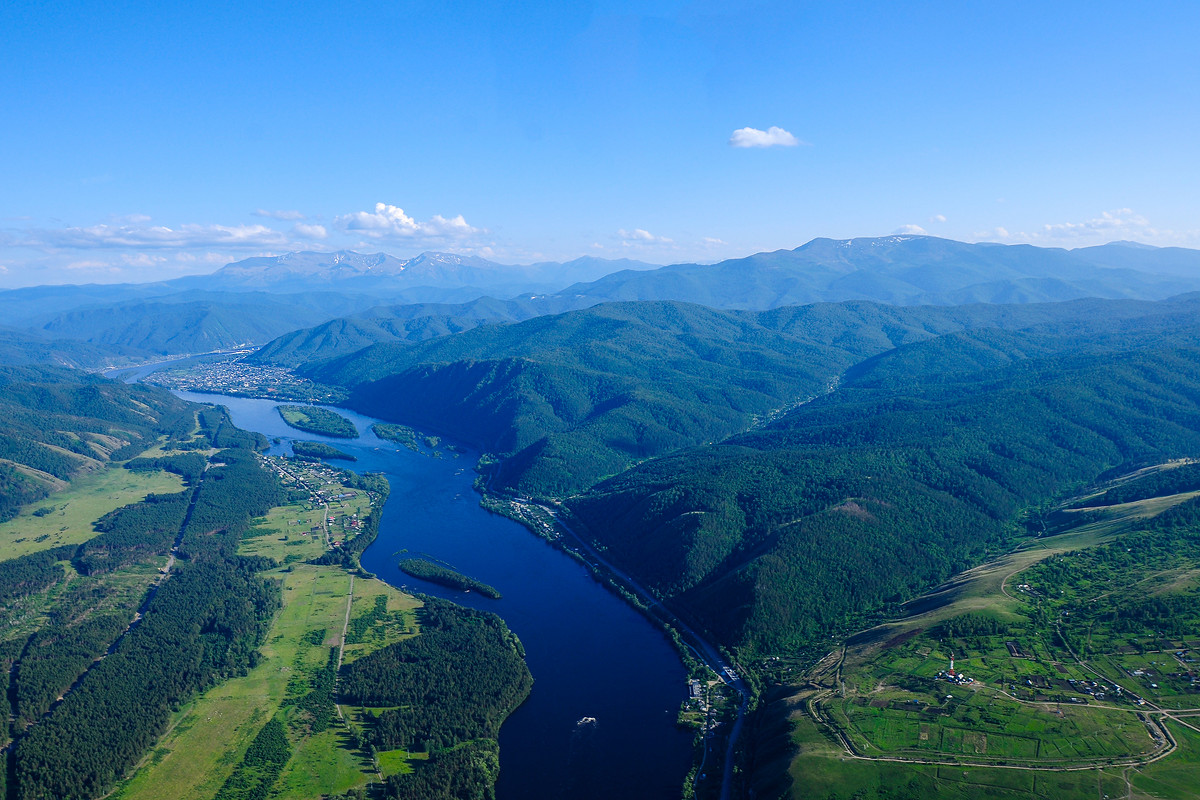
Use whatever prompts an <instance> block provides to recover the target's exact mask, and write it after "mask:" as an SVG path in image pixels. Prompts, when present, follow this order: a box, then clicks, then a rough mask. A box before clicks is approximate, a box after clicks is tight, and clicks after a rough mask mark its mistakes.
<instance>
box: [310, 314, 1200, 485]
mask: <svg viewBox="0 0 1200 800" xmlns="http://www.w3.org/2000/svg"><path fill="white" fill-rule="evenodd" d="M1198 308H1200V301H1198V300H1196V299H1190V298H1183V299H1180V300H1177V301H1171V302H1162V303H1149V302H1142V301H1098V300H1081V301H1075V302H1070V303H1059V304H1029V305H1016V306H997V305H984V304H978V305H971V306H958V307H941V306H920V307H895V306H884V305H878V304H874V303H864V302H852V303H838V304H831V303H819V304H814V305H810V306H793V307H787V308H779V309H774V310H772V311H766V312H748V311H718V310H714V309H710V308H704V307H701V306H693V305H689V304H685V303H668V302H662V303H612V304H605V305H601V306H597V307H594V308H590V309H586V310H581V311H573V312H568V313H565V314H560V315H556V316H546V317H538V318H535V319H530V320H527V321H525V322H521V323H519V324H511V325H488V326H484V327H478V328H475V329H472V330H469V331H465V332H463V333H459V334H456V335H452V336H444V337H441V338H437V339H433V340H430V341H427V342H423V343H417V344H407V345H406V344H396V343H391V344H378V345H374V346H371V347H367V348H365V349H363V350H361V351H358V352H356V353H354V354H351V355H348V356H343V357H339V358H336V359H332V360H330V361H327V362H322V363H315V364H312V365H309V366H307V367H303V368H302V369H301V371H302V372H303V373H304V374H306V375H307V376H309V377H312V378H314V379H315V380H317V381H319V382H322V383H333V384H339V385H343V386H347V387H350V388H351V389H352V391H353V394H352V396H351V399H350V401H349V405H351V406H352V407H354V408H356V409H357V410H360V411H362V412H364V413H368V414H371V415H374V416H378V417H382V418H384V419H390V420H396V421H401V422H405V423H408V424H415V425H418V426H423V427H429V428H433V429H436V430H440V431H444V432H447V433H450V434H452V435H454V436H457V437H459V438H462V439H465V440H468V441H471V442H473V443H474V444H476V445H478V446H480V447H482V448H483V449H485V450H488V451H490V452H492V453H494V454H497V455H499V456H501V457H503V458H504V459H505V460H504V461H503V462H502V464H501V465H500V467H499V471H498V473H497V474H496V475H495V476H494V480H496V481H498V483H496V484H495V485H496V486H506V487H509V488H512V489H516V490H518V491H521V492H524V493H529V494H533V495H541V496H563V495H566V494H569V493H571V492H574V491H578V490H580V489H583V488H585V487H587V486H589V485H591V484H593V483H595V482H596V481H598V480H600V479H602V478H604V477H606V476H609V475H614V474H617V473H619V472H620V471H621V470H623V469H625V468H627V467H628V466H630V465H631V464H633V463H635V462H637V461H641V460H644V459H646V458H650V457H654V456H658V455H663V454H666V453H669V452H671V451H673V450H677V449H679V448H683V447H689V446H692V445H696V444H701V443H704V442H713V441H719V440H721V439H723V438H725V437H727V436H730V435H733V434H735V433H739V432H741V431H743V430H745V429H747V428H748V427H749V426H750V425H752V424H754V423H755V422H757V421H761V420H762V419H763V418H764V417H765V416H767V415H769V414H770V413H772V412H774V411H776V410H777V409H780V408H783V407H786V406H789V405H791V404H794V403H796V402H798V401H801V400H804V399H806V398H809V397H812V396H815V395H818V394H820V393H822V392H824V391H825V390H826V389H827V388H828V386H829V385H830V382H831V380H833V379H835V378H836V377H837V376H838V375H839V374H840V373H842V372H843V371H844V370H846V369H848V368H850V367H852V366H853V365H855V364H857V363H859V362H861V361H863V360H864V359H866V358H869V357H871V356H875V355H878V354H880V353H884V352H887V351H890V350H892V349H893V348H895V347H898V346H902V345H905V344H911V343H915V342H921V341H924V340H928V339H931V338H933V337H936V336H939V335H942V334H946V333H952V332H959V331H965V330H975V329H982V328H993V327H994V328H1000V329H1010V330H1012V329H1024V328H1028V329H1032V330H1037V331H1040V332H1042V333H1044V334H1045V335H1047V336H1053V335H1059V334H1062V335H1066V334H1072V335H1073V334H1078V335H1079V337H1083V339H1081V341H1082V340H1086V341H1087V342H1089V343H1092V344H1095V343H1096V342H1098V341H1099V339H1098V338H1097V337H1099V336H1101V335H1105V336H1108V337H1110V338H1112V337H1115V338H1116V339H1118V340H1119V338H1120V337H1121V336H1123V335H1127V332H1128V330H1129V329H1130V328H1131V326H1132V327H1141V328H1144V329H1147V330H1153V331H1163V330H1176V329H1179V328H1180V327H1181V326H1183V325H1186V324H1187V322H1188V321H1189V320H1192V319H1195V318H1196V314H1197V311H1196V309H1198ZM1089 346H1092V345H1091V344H1089Z"/></svg>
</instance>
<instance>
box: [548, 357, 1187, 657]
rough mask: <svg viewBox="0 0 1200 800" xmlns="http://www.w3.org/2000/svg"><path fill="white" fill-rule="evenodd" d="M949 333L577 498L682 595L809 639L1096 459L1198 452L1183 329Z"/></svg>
mask: <svg viewBox="0 0 1200 800" xmlns="http://www.w3.org/2000/svg"><path fill="white" fill-rule="evenodd" d="M1167 338H1169V337H1167ZM946 339H950V340H953V342H954V344H952V345H948V344H947V343H946V341H945V340H943V339H938V340H934V341H932V342H929V343H924V344H916V345H912V346H911V347H908V348H901V350H900V351H896V352H895V353H893V354H889V355H888V356H883V357H881V358H880V359H878V360H877V361H876V362H875V364H874V365H872V366H869V367H867V368H864V369H863V370H862V371H861V374H860V375H859V376H858V377H851V378H850V379H849V380H848V381H847V382H846V384H844V385H843V386H842V387H841V388H839V389H838V390H837V391H836V392H834V393H832V394H830V395H828V396H826V397H823V398H821V399H819V400H817V401H815V402H813V403H811V404H809V405H806V406H804V407H802V408H800V409H797V410H796V411H795V412H793V413H792V414H790V415H788V416H787V417H786V418H784V419H781V420H779V421H778V422H776V423H775V424H772V425H769V426H766V427H764V428H762V429H759V430H756V431H753V432H751V433H747V434H745V435H742V436H738V437H735V438H733V439H731V440H729V441H728V442H726V443H723V444H721V445H717V446H713V447H707V448H701V449H698V450H689V451H685V452H682V453H679V454H676V455H673V456H670V457H667V458H663V459H658V460H655V461H651V462H648V463H646V464H643V465H641V466H640V467H637V468H634V469H632V470H629V471H628V472H626V473H624V474H622V475H620V476H618V477H616V478H614V479H611V480H609V481H607V482H605V483H602V484H600V485H598V486H596V487H594V488H593V489H592V490H590V491H589V492H587V493H586V494H584V495H583V496H581V497H577V498H573V499H572V500H571V501H569V503H568V505H569V507H570V509H571V511H572V512H573V513H574V514H575V516H576V517H577V519H578V520H580V522H582V523H583V524H584V525H585V526H586V528H587V529H588V530H589V531H590V532H591V533H592V534H593V535H594V536H595V537H596V538H597V540H598V541H600V542H602V543H603V544H604V545H605V546H606V547H607V548H608V554H609V555H610V556H611V557H613V558H614V559H616V560H617V561H618V563H620V564H622V565H624V566H626V567H627V568H628V569H629V570H630V571H632V572H634V573H635V574H637V575H639V576H640V577H642V578H643V579H644V580H645V581H646V582H647V583H648V584H650V585H651V586H653V587H654V588H655V589H656V590H658V591H659V592H660V593H661V594H662V595H663V596H664V597H666V598H669V599H670V600H671V601H673V604H674V605H676V606H677V607H678V608H679V609H680V610H681V611H683V612H684V613H685V614H686V615H688V616H690V617H691V618H692V619H693V620H695V621H696V622H698V623H699V624H702V625H705V626H707V627H709V628H710V629H711V630H713V631H714V632H715V633H716V634H717V635H718V636H719V637H720V638H721V639H722V640H723V641H725V642H726V643H728V644H731V645H740V646H744V647H748V648H750V649H751V650H755V651H763V652H770V651H773V650H779V649H783V648H794V647H803V646H805V645H812V644H816V643H817V642H819V641H821V640H822V638H823V637H827V636H828V635H829V633H831V632H833V631H835V630H839V629H843V630H844V629H846V628H848V627H853V623H854V621H855V618H856V617H860V615H862V614H864V613H869V612H873V611H878V610H880V609H883V608H884V607H886V606H887V605H888V604H889V603H897V602H899V601H902V600H904V599H907V598H909V597H911V596H913V595H915V594H916V593H918V592H919V591H921V590H922V589H924V588H927V587H929V586H931V585H934V584H936V583H938V582H940V581H942V580H944V579H946V578H947V577H949V576H950V575H951V574H953V573H954V572H956V571H959V570H961V569H963V568H965V567H967V566H969V565H971V564H973V563H977V562H978V561H979V560H980V559H982V558H983V557H984V555H985V554H986V553H987V552H989V551H994V550H995V549H997V548H999V547H1000V546H1002V544H1003V543H1004V541H1005V540H1006V539H1007V537H1009V536H1010V535H1011V534H1012V532H1013V530H1014V529H1015V520H1016V517H1017V515H1018V514H1019V513H1020V512H1021V511H1022V510H1023V509H1025V508H1028V507H1030V506H1034V505H1037V504H1039V503H1041V502H1044V501H1046V500H1048V499H1050V498H1052V497H1054V496H1057V495H1059V494H1061V493H1062V492H1064V491H1065V490H1067V489H1069V488H1071V487H1073V486H1078V485H1081V484H1083V483H1086V482H1089V481H1091V480H1093V479H1095V478H1096V477H1097V476H1098V475H1099V474H1101V473H1102V472H1104V471H1105V470H1108V469H1110V468H1113V467H1116V466H1118V465H1130V466H1131V468H1132V466H1133V465H1139V464H1142V463H1147V462H1152V461H1158V460H1162V459H1164V458H1171V457H1178V456H1184V455H1195V454H1200V349H1197V348H1196V347H1194V346H1192V347H1184V348H1180V347H1173V346H1162V345H1147V346H1142V347H1139V348H1137V349H1133V350H1129V351H1127V352H1123V353H1113V352H1106V353H1103V354H1096V353H1086V352H1085V353H1079V352H1078V351H1079V350H1081V349H1086V348H1084V347H1082V346H1081V344H1080V342H1079V340H1078V338H1077V337H1064V338H1063V340H1062V347H1063V349H1065V350H1074V351H1076V352H1075V353H1074V354H1070V355H1062V356H1053V355H1052V356H1046V355H1044V351H1046V350H1048V349H1050V344H1049V343H1048V341H1047V339H1046V337H1045V336H1044V335H1040V334H1003V333H996V334H993V335H990V336H986V337H971V336H952V337H946ZM1031 340H1032V341H1031ZM1195 341H1197V337H1193V344H1194V342H1195ZM925 349H931V350H933V351H935V352H936V353H937V357H936V358H928V359H926V358H922V357H920V351H922V350H925ZM1106 349H1107V348H1106ZM906 351H910V352H906ZM948 354H949V355H948ZM1030 354H1034V355H1033V356H1032V357H1030ZM945 363H949V364H950V367H951V368H950V370H949V371H948V372H942V371H940V370H939V369H938V366H937V365H939V364H945ZM922 365H923V366H922ZM972 365H976V366H974V367H973V366H972ZM922 369H923V370H924V371H922ZM860 621H861V620H860Z"/></svg>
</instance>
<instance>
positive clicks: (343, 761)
mask: <svg viewBox="0 0 1200 800" xmlns="http://www.w3.org/2000/svg"><path fill="white" fill-rule="evenodd" d="M301 469H303V468H301ZM311 469H312V470H313V474H312V475H311V476H310V478H311V480H312V482H313V483H316V482H317V481H318V480H319V479H320V476H321V474H322V472H323V471H324V472H325V473H327V470H328V468H325V467H322V466H320V465H313V467H312V468H311ZM321 484H322V485H323V486H326V487H331V488H336V484H330V483H328V482H327V481H325V480H321ZM354 502H355V504H356V507H361V508H362V511H363V512H364V513H365V512H366V511H368V510H369V500H367V499H366V498H365V496H363V494H362V493H360V497H359V499H357V500H356V501H354ZM351 510H352V509H351ZM323 516H324V512H323V510H322V509H320V508H318V509H315V510H314V509H312V508H311V507H310V506H308V505H307V504H306V503H304V502H296V503H291V504H289V505H286V506H281V507H278V508H275V509H272V510H271V511H270V513H269V514H268V515H267V516H265V517H263V518H261V519H259V520H256V524H255V526H254V529H253V530H252V531H251V536H250V537H248V538H246V539H245V540H244V541H243V544H242V546H241V548H240V550H239V552H240V553H242V554H244V555H261V556H267V557H270V558H272V559H274V560H275V561H277V562H278V563H279V564H280V566H279V567H278V568H276V569H274V570H271V571H268V572H267V573H265V574H267V575H268V576H272V577H276V578H278V579H279V580H281V581H282V582H283V608H282V610H281V611H280V612H279V614H278V616H277V617H276V618H275V620H274V621H273V623H272V626H271V630H270V632H269V633H268V635H267V639H266V642H265V644H264V645H263V647H262V648H261V653H262V658H261V660H260V661H259V663H258V664H257V666H255V667H254V668H253V669H252V670H251V671H250V672H249V673H248V674H247V675H244V676H241V677H237V678H233V679H230V680H227V681H225V682H223V683H222V684H220V685H219V686H216V687H214V688H212V689H210V690H209V691H208V692H206V693H205V694H203V695H201V696H200V697H199V698H197V699H196V700H195V701H193V702H192V703H189V704H188V705H187V706H186V707H184V708H183V709H181V710H180V711H179V712H178V713H177V714H176V715H175V717H174V719H173V721H172V725H171V727H170V729H169V730H168V731H167V733H166V734H165V735H164V736H163V737H162V738H161V740H160V741H159V743H158V746H157V747H156V748H155V749H154V750H153V751H151V753H150V754H149V756H148V757H147V758H146V759H145V760H144V762H143V763H142V765H141V766H140V767H139V768H138V770H137V771H136V773H135V774H134V775H133V777H132V778H131V779H130V780H128V781H127V782H126V783H125V784H124V785H123V786H122V788H121V789H120V791H119V793H118V795H117V796H118V797H120V798H122V800H135V799H138V800H140V799H141V798H145V799H146V800H155V799H156V798H161V797H214V796H216V795H217V793H218V792H219V791H220V790H221V789H222V786H223V785H224V784H225V782H226V780H227V779H228V778H229V776H230V775H231V774H233V773H234V771H235V769H236V768H237V767H238V765H239V764H241V763H242V759H243V756H244V755H245V753H246V751H247V749H248V748H249V746H250V744H251V742H252V741H253V740H254V739H255V737H256V736H257V735H258V734H259V732H260V730H262V728H263V726H264V725H266V723H267V722H268V721H269V720H271V719H273V718H275V717H279V718H281V719H282V721H283V722H284V724H285V727H286V730H287V739H288V743H289V745H290V757H288V758H287V761H286V764H285V765H284V766H283V768H282V771H281V772H280V774H279V776H278V779H277V780H276V781H275V783H274V788H273V790H272V794H271V796H272V797H276V798H294V799H295V800H301V799H302V798H305V799H306V798H313V797H320V796H322V795H325V794H337V793H342V792H345V791H347V790H349V789H353V788H355V787H360V786H365V785H366V784H367V783H368V782H370V781H378V780H379V779H380V777H381V776H386V775H387V774H392V773H394V772H403V771H407V770H408V769H409V767H408V762H407V761H405V760H403V759H397V758H396V757H395V755H394V754H386V757H381V758H380V759H379V764H378V765H377V764H376V762H375V761H374V760H373V759H372V758H371V756H370V755H369V754H367V753H365V752H364V751H362V750H361V749H359V748H358V747H357V745H356V743H355V741H354V740H353V738H352V736H351V735H350V729H349V728H348V726H347V725H345V724H341V723H339V722H338V721H337V720H336V718H335V719H334V720H333V721H332V722H331V723H330V724H328V726H327V727H323V729H321V730H315V728H317V727H318V726H316V725H313V724H312V723H311V720H310V719H309V718H308V716H307V715H306V713H305V712H304V711H303V710H302V709H301V705H302V702H301V701H302V699H303V697H304V696H305V695H306V693H308V692H309V691H310V687H311V686H312V685H313V684H314V681H315V677H314V676H316V675H317V674H318V673H319V672H320V671H321V670H322V669H323V668H325V667H326V664H327V662H328V659H329V654H330V652H331V650H332V651H334V652H335V653H336V650H337V648H339V647H341V646H342V645H343V636H342V632H343V627H345V629H346V632H347V635H346V641H345V647H344V652H343V658H344V660H345V662H346V663H349V662H352V661H353V660H355V659H356V658H360V657H362V656H363V655H366V654H368V653H370V652H373V651H374V650H375V649H378V648H379V647H382V646H384V645H386V644H389V643H391V642H393V641H396V640H398V639H400V638H403V637H405V636H412V635H415V634H416V633H417V632H418V629H417V623H416V617H415V614H414V611H415V609H417V608H418V607H419V605H420V604H419V602H418V601H417V600H415V599H414V598H412V597H409V596H408V595H405V594H402V593H400V592H399V591H397V590H395V589H393V588H392V587H390V586H388V585H387V584H384V583H383V582H382V581H378V580H374V579H364V578H361V577H352V576H351V574H350V573H348V572H347V571H345V570H344V569H341V568H338V567H333V566H317V565H313V564H308V563H305V562H306V561H308V560H310V559H313V558H316V557H318V556H320V555H321V554H322V553H323V552H324V551H325V540H324V536H323V535H320V534H317V535H313V534H310V533H309V530H310V528H311V527H312V526H314V525H319V524H320V523H321V521H322V519H323ZM297 522H300V524H297ZM352 582H353V595H352V599H351V583H352ZM348 601H349V616H348V617H347V603H348ZM347 620H348V621H347ZM344 712H345V713H346V716H347V718H348V719H349V720H350V724H351V725H353V724H354V715H353V713H352V710H351V709H348V708H347V709H344Z"/></svg>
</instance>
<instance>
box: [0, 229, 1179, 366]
mask: <svg viewBox="0 0 1200 800" xmlns="http://www.w3.org/2000/svg"><path fill="white" fill-rule="evenodd" d="M1198 290H1200V251H1196V250H1186V249H1182V248H1154V247H1147V246H1144V245H1136V244H1133V243H1128V242H1118V243H1113V244H1109V245H1104V246H1102V247H1091V248H1082V249H1077V250H1063V249H1057V248H1039V247H1033V246H1031V245H999V244H986V243H983V244H967V243H963V242H955V241H951V240H948V239H939V238H935V237H930V236H889V237H883V238H873V239H872V238H858V239H842V240H835V239H814V240H812V241H811V242H808V243H807V244H805V245H802V246H801V247H798V248H795V249H794V250H778V251H774V252H768V253H757V254H755V255H752V256H748V257H746V258H737V259H729V260H726V261H721V262H719V263H716V264H675V265H670V266H664V267H656V266H654V265H652V264H647V263H644V262H638V261H629V260H616V261H609V260H604V259H598V258H579V259H575V260H574V261H569V262H566V263H557V262H541V263H537V264H529V265H521V266H513V265H504V264H499V263H496V262H493V261H488V260H486V259H484V258H481V257H478V256H461V255H454V254H447V253H434V252H429V253H422V254H421V255H419V256H416V257H414V258H411V259H399V258H396V257H394V256H391V255H387V254H385V253H375V254H360V253H354V252H349V251H340V252H335V253H321V252H300V253H287V254H284V255H280V256H269V257H255V258H249V259H245V260H243V261H238V262H235V263H232V264H228V265H226V266H224V267H222V268H221V269H219V270H217V271H216V272H214V273H212V274H211V275H193V276H187V277H183V278H177V279H174V280H170V281H163V282H159V283H152V284H127V285H116V286H63V287H49V286H41V287H30V288H24V289H14V290H8V291H4V292H0V316H2V318H3V319H4V320H5V322H6V324H7V326H8V327H9V330H10V333H11V336H10V339H11V338H12V337H18V336H22V335H23V336H27V337H29V341H30V342H32V343H38V342H41V343H43V344H44V343H45V342H48V341H63V340H75V341H78V342H83V343H87V344H90V345H94V346H97V347H100V348H101V349H102V350H103V349H104V348H107V347H108V346H109V345H113V346H117V345H119V346H120V347H121V348H124V350H123V351H122V352H120V353H116V352H114V353H111V354H110V355H101V356H99V357H98V362H103V361H105V360H106V359H107V360H110V361H111V360H119V359H121V358H136V357H147V356H151V355H156V356H163V355H174V354H184V353H195V352H205V351H210V350H215V349H221V348H228V347H234V346H254V345H263V344H266V343H267V342H270V341H271V340H272V339H275V338H277V337H280V336H286V337H288V338H287V340H286V341H280V342H277V343H273V344H272V345H271V346H269V347H267V348H266V351H265V355H264V358H272V359H275V360H276V361H277V363H287V364H296V363H300V362H301V361H303V360H304V359H305V358H308V357H309V356H310V355H312V353H313V352H315V350H316V349H318V348H319V349H321V351H322V355H323V356H324V357H328V356H330V355H339V354H343V353H348V352H352V350H354V349H357V348H358V347H362V346H366V345H368V344H372V343H375V342H381V341H412V340H422V339H427V338H430V337H433V336H438V335H443V334H445V333H450V332H455V331H459V330H465V329H467V328H469V327H474V326H475V325H480V324H490V323H499V322H515V321H521V320H524V319H529V318H530V317H533V316H538V315H542V314H554V313H561V312H563V311H568V310H572V309H581V308H587V307H589V306H592V305H596V304H598V303H604V302H611V301H625V300H669V301H682V302H689V303H698V304H701V305H706V306H709V307H713V308H726V309H746V310H766V309H771V308H777V307H780V306H787V305H796V304H804V303H816V302H841V301H844V300H864V301H872V302H882V303H889V304H893V305H956V304H963V303H977V302H983V303H1033V302H1053V301H1063V300H1072V299H1078V298H1083V297H1097V298H1109V299H1120V298H1124V299H1146V300H1157V299H1162V298H1165V297H1169V296H1172V295H1176V294H1181V293H1185V292H1190V291H1198ZM148 320H153V321H152V322H148ZM331 321H335V322H331ZM313 326H317V327H316V328H313ZM321 326H325V327H324V328H322V327H321ZM297 328H313V329H312V330H310V331H307V332H303V333H294V332H295V331H296V329H297ZM334 342H338V343H339V344H338V346H337V347H335V348H333V349H331V348H330V345H332V344H333V343H334ZM33 346H34V345H33V344H29V345H28V347H33ZM28 347H26V349H28ZM16 349H20V348H16ZM61 349H62V347H61V346H59V350H61ZM87 352H88V351H84V350H81V351H80V353H81V354H82V357H85V358H86V357H87V355H86V354H87ZM93 360H96V359H93Z"/></svg>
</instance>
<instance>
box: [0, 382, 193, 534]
mask: <svg viewBox="0 0 1200 800" xmlns="http://www.w3.org/2000/svg"><path fill="white" fill-rule="evenodd" d="M192 424H193V420H192V415H191V412H190V411H189V410H188V405H187V404H186V403H184V402H183V401H182V400H178V399H176V398H175V397H174V396H173V395H171V394H169V393H168V392H166V391H164V390H161V389H158V388H155V387H152V386H141V385H126V384H123V383H118V382H116V381H110V380H107V379H105V378H101V377H99V376H95V375H89V374H87V373H84V372H79V371H76V370H68V369H61V368H55V367H32V366H24V367H22V366H16V367H4V366H0V520H5V519H8V518H10V517H11V516H13V515H14V514H15V513H16V511H17V509H18V508H19V507H20V506H21V505H23V504H25V503H30V502H33V501H34V500H38V499H40V498H42V497H45V496H46V495H47V494H48V493H49V490H50V488H51V487H53V486H54V485H56V481H69V480H70V479H71V478H72V476H74V475H75V474H76V473H77V472H79V471H80V470H82V469H87V468H88V467H89V466H94V465H95V464H96V462H103V461H107V460H110V459H117V460H120V459H123V458H130V457H132V456H133V455H136V454H137V453H138V452H140V451H141V450H142V449H144V448H145V447H148V446H149V443H150V442H151V441H152V440H153V439H154V438H156V437H157V436H159V435H161V434H179V435H183V434H186V433H187V432H188V431H190V430H191V426H192Z"/></svg>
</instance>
